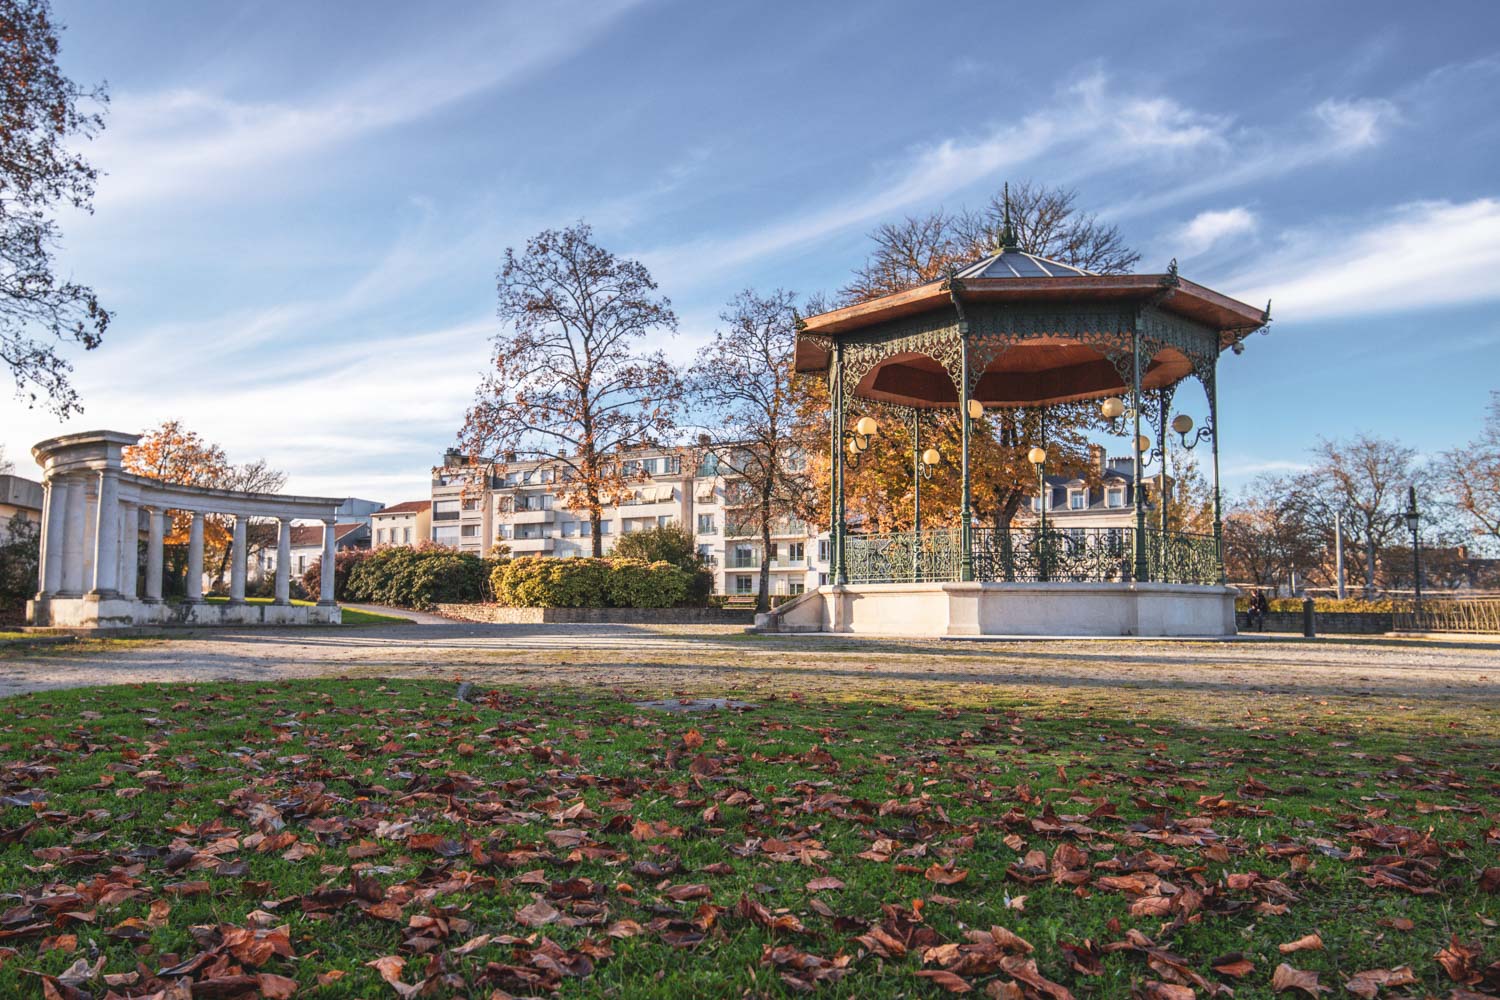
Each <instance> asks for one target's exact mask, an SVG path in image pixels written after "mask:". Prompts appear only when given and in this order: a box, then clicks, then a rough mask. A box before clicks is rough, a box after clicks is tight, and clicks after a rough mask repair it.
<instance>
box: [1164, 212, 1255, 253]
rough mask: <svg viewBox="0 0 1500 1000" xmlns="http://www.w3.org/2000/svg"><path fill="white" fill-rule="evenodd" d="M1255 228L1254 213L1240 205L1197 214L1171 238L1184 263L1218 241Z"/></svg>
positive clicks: (1252, 230)
mask: <svg viewBox="0 0 1500 1000" xmlns="http://www.w3.org/2000/svg"><path fill="white" fill-rule="evenodd" d="M1256 225H1257V220H1256V218H1255V214H1254V213H1253V212H1251V211H1250V210H1249V209H1247V208H1244V207H1242V206H1241V207H1235V208H1226V209H1223V210H1222V211H1216V212H1215V211H1210V212H1199V213H1198V214H1197V215H1195V216H1194V217H1193V218H1192V220H1191V221H1190V222H1188V223H1187V224H1186V225H1184V226H1182V227H1181V228H1180V229H1178V230H1177V232H1176V234H1175V235H1174V236H1173V238H1172V240H1173V245H1174V246H1176V247H1177V248H1178V253H1179V255H1180V256H1181V257H1182V258H1183V259H1184V260H1186V259H1188V258H1190V257H1196V256H1198V255H1199V254H1201V253H1205V252H1206V251H1208V250H1210V249H1212V248H1213V247H1214V246H1215V245H1216V244H1218V243H1219V242H1220V241H1221V240H1226V239H1229V238H1230V237H1232V236H1244V235H1246V234H1247V233H1252V232H1254V231H1255V227H1256Z"/></svg>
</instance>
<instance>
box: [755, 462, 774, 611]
mask: <svg viewBox="0 0 1500 1000" xmlns="http://www.w3.org/2000/svg"><path fill="white" fill-rule="evenodd" d="M755 610H756V611H760V612H766V611H770V610H771V495H770V494H769V493H767V492H762V493H761V495H760V590H759V593H758V595H757V596H756V598H755Z"/></svg>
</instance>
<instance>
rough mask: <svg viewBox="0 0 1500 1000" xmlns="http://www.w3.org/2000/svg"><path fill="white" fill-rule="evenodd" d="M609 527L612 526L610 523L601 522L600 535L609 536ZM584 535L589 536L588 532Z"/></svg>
mask: <svg viewBox="0 0 1500 1000" xmlns="http://www.w3.org/2000/svg"><path fill="white" fill-rule="evenodd" d="M609 525H610V522H608V521H600V522H599V534H601V535H607V534H609ZM584 534H585V535H587V534H588V532H587V531H585V532H584Z"/></svg>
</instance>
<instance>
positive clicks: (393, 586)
mask: <svg viewBox="0 0 1500 1000" xmlns="http://www.w3.org/2000/svg"><path fill="white" fill-rule="evenodd" d="M491 565H492V564H491V563H489V562H487V561H485V560H484V559H481V558H479V557H478V556H476V555H474V554H473V553H470V552H459V551H458V550H457V549H449V548H442V547H439V546H423V547H420V548H412V547H410V546H398V547H392V548H386V549H377V550H375V551H373V552H371V551H368V550H365V551H363V552H361V554H360V555H359V556H357V557H356V556H352V555H351V556H350V557H349V558H347V559H346V558H345V557H344V555H343V554H342V553H341V554H340V555H339V557H338V558H337V559H336V560H335V562H334V567H335V573H334V594H335V596H336V597H337V598H338V599H339V600H351V601H369V602H371V603H374V604H388V605H391V606H393V607H401V608H421V609H425V608H431V607H433V606H434V605H437V604H448V603H453V604H464V603H472V602H474V601H482V600H484V599H485V598H486V597H487V596H488V587H487V584H488V582H489V571H490V567H491ZM308 579H310V580H311V581H312V584H316V583H317V577H316V576H315V575H314V570H308V572H307V574H306V576H305V577H304V580H308ZM308 591H309V593H316V592H317V591H316V590H314V588H313V585H309V586H308Z"/></svg>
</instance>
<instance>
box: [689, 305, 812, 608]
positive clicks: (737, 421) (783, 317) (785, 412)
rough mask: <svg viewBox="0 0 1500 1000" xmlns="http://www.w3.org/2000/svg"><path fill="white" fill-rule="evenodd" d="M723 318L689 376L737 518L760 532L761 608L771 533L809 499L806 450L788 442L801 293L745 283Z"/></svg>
mask: <svg viewBox="0 0 1500 1000" xmlns="http://www.w3.org/2000/svg"><path fill="white" fill-rule="evenodd" d="M719 319H720V320H721V322H722V323H723V324H724V326H723V327H722V328H720V329H719V330H718V331H716V332H715V334H714V339H713V342H712V343H710V344H708V345H706V346H705V347H704V348H703V349H702V350H700V351H699V352H698V358H697V364H696V366H695V367H696V373H695V376H694V378H693V380H692V389H693V396H694V398H695V400H696V401H697V402H698V403H699V405H700V406H701V408H702V410H703V413H704V416H705V418H706V420H707V424H708V427H707V428H706V429H705V431H704V433H703V435H702V437H701V438H700V441H701V443H702V445H703V447H704V448H705V449H706V450H707V451H708V452H709V453H710V454H711V455H712V456H713V457H714V459H715V461H716V464H717V467H718V468H720V469H722V470H723V471H724V472H725V473H726V475H727V477H728V478H729V479H730V480H731V481H732V484H733V488H734V490H735V494H736V495H735V497H734V499H737V500H740V501H741V502H742V506H741V507H740V508H739V509H740V510H742V511H743V512H744V513H743V514H742V515H741V516H740V518H739V521H738V523H739V524H740V525H742V526H744V527H745V528H747V529H749V530H752V531H755V532H757V533H758V534H759V535H760V542H761V555H762V558H761V561H760V584H759V587H758V589H757V592H756V593H757V595H758V596H757V597H756V607H757V609H759V610H761V611H765V610H766V609H767V608H768V607H769V606H770V592H771V590H770V584H771V567H770V553H771V534H772V531H773V530H774V528H775V527H776V525H777V523H778V522H779V521H782V520H785V519H787V518H789V517H794V516H800V515H802V514H805V513H806V511H805V510H804V508H805V505H806V504H807V499H808V488H807V477H806V466H805V463H804V462H803V460H802V452H801V450H800V449H797V448H795V447H793V446H792V445H791V438H792V434H793V431H794V428H795V425H796V423H797V420H798V405H797V398H796V386H795V383H794V376H793V371H792V354H793V351H794V350H795V348H796V342H797V311H796V297H795V296H794V295H793V294H792V293H791V292H787V291H783V290H781V289H777V290H776V291H774V292H771V293H769V294H767V295H758V294H756V293H755V292H754V291H752V290H750V289H746V290H745V291H742V292H740V293H739V294H738V295H736V296H735V297H734V298H733V299H732V300H730V303H729V305H728V306H727V307H726V308H725V310H724V311H723V312H722V313H720V314H719ZM727 488H728V484H727ZM728 499H730V498H729V497H726V501H727V500H728ZM728 516H729V515H728V514H727V513H726V514H725V517H726V518H727V517H728ZM725 533H726V534H728V533H729V525H727V524H726V525H725Z"/></svg>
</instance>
